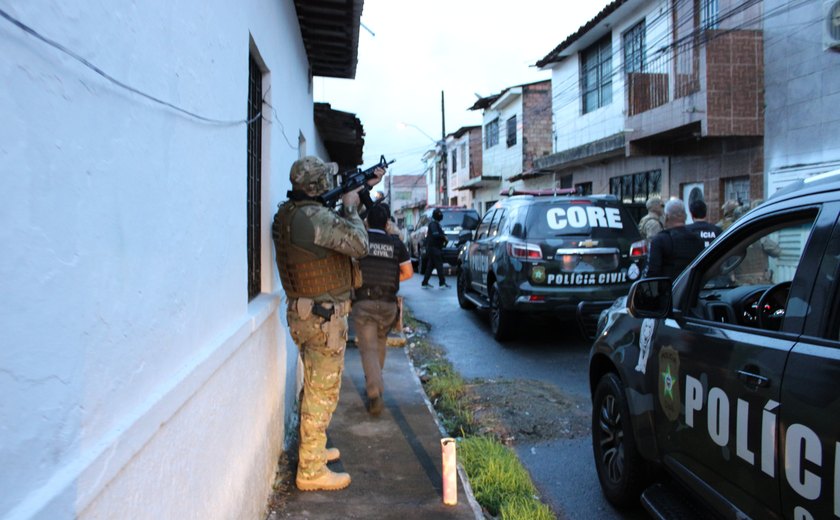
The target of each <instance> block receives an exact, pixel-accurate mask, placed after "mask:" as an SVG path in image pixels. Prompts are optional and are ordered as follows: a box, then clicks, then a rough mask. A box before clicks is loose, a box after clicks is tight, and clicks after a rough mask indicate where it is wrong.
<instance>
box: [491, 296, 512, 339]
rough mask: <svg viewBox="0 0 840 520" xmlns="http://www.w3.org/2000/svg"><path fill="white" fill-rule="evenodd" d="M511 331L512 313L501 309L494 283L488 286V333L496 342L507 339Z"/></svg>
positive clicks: (500, 300)
mask: <svg viewBox="0 0 840 520" xmlns="http://www.w3.org/2000/svg"><path fill="white" fill-rule="evenodd" d="M512 329H513V312H511V311H509V310H506V309H504V308H502V298H501V296H499V286H498V285H497V284H496V282H493V284H492V285H491V286H490V331H491V332H492V333H493V337H494V338H496V340H497V341H504V340H506V339H509V338H510V336H511V331H512Z"/></svg>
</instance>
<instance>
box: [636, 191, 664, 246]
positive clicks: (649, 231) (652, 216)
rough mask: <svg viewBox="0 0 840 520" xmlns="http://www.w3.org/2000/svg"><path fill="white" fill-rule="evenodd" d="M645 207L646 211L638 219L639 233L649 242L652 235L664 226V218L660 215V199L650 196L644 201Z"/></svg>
mask: <svg viewBox="0 0 840 520" xmlns="http://www.w3.org/2000/svg"><path fill="white" fill-rule="evenodd" d="M645 207H646V208H647V210H648V212H647V215H645V216H644V217H642V219H641V220H640V221H639V234H641V235H642V238H644V239H645V240H647V241H648V244H650V241H651V240H653V237H654V236H656V234H657V233H659V232H660V231H662V230H663V229H664V228H665V220H664V218H663V217H662V199H660V198H659V197H651V198H649V199H648V200H647V202H646V203H645Z"/></svg>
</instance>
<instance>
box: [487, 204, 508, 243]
mask: <svg viewBox="0 0 840 520" xmlns="http://www.w3.org/2000/svg"><path fill="white" fill-rule="evenodd" d="M504 215H505V210H504V209H498V210H496V214H495V215H493V222H492V223H491V224H490V230H489V231H488V232H487V234H488V235H489V236H492V237H494V236H496V235H498V234H499V221H500V220H502V217H504Z"/></svg>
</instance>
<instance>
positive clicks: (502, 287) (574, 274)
mask: <svg viewBox="0 0 840 520" xmlns="http://www.w3.org/2000/svg"><path fill="white" fill-rule="evenodd" d="M535 193H536V194H529V195H514V196H510V197H508V198H506V199H503V200H501V201H499V202H498V203H497V204H496V205H495V206H494V207H493V208H491V209H490V210H489V211H488V212H487V213H486V214H485V215H484V217H483V218H482V219H481V222H480V223H479V225H478V228H477V229H476V230H475V233H472V234H468V235H469V236H466V237H463V239H464V240H465V241H466V243H465V245H464V246H463V247H462V250H461V258H460V262H459V265H458V281H457V291H458V303H459V304H460V305H461V307H462V308H464V309H473V308H476V307H478V308H482V309H489V311H490V327H491V330H492V332H493V335H494V337H495V338H496V339H498V340H500V341H503V340H505V339H508V338H510V337H511V336H512V335H513V334H514V333H515V330H516V327H517V321H516V320H517V315H518V314H519V313H540V314H550V315H552V316H556V317H561V318H563V317H567V318H571V319H574V318H575V317H576V316H578V314H579V307H581V309H582V308H584V307H585V306H587V305H588V306H589V307H590V308H591V309H593V310H591V311H590V312H595V311H597V312H595V316H597V315H598V313H600V311H601V310H603V309H605V308H607V307H609V305H610V304H611V303H612V302H613V301H614V300H615V299H616V297H618V296H620V295H622V294H627V291H628V289H629V288H630V285H631V284H632V282H633V281H635V280H636V279H638V278H639V276H640V274H641V271H642V269H643V267H644V261H645V255H646V243H645V242H644V241H643V240H642V239H641V237H640V235H639V231H638V229H637V227H636V222H635V221H634V220H633V218H632V217H631V216H630V214H629V213H628V211H627V209H626V208H625V207H624V206H623V205H622V204H621V202H619V201H618V200H617V199H616V198H615V197H613V196H612V195H593V196H575V195H553V194H545V195H544V194H542V193H541V192H535ZM593 321H594V320H593Z"/></svg>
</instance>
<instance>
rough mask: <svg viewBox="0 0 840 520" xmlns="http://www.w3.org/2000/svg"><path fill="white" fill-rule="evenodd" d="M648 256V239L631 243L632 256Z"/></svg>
mask: <svg viewBox="0 0 840 520" xmlns="http://www.w3.org/2000/svg"><path fill="white" fill-rule="evenodd" d="M643 256H647V240H639V241H638V242H633V243H632V244H630V258H639V257H643Z"/></svg>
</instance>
